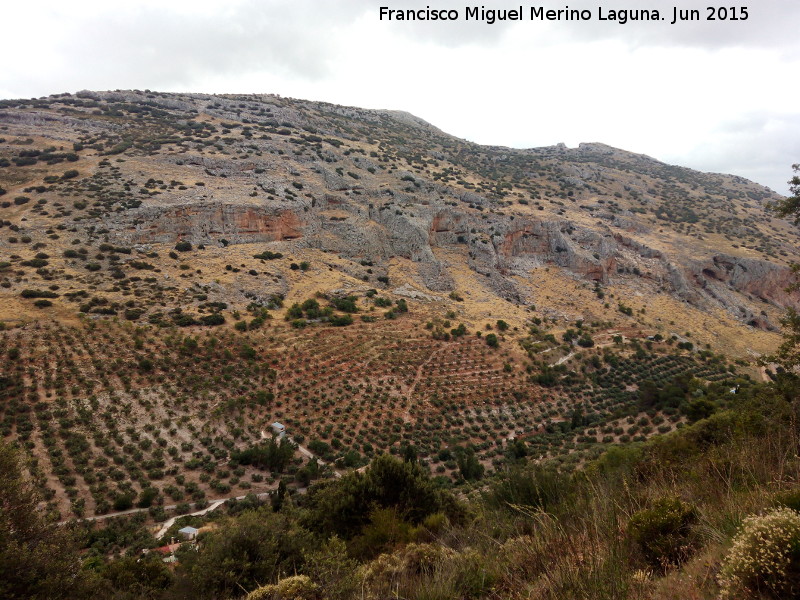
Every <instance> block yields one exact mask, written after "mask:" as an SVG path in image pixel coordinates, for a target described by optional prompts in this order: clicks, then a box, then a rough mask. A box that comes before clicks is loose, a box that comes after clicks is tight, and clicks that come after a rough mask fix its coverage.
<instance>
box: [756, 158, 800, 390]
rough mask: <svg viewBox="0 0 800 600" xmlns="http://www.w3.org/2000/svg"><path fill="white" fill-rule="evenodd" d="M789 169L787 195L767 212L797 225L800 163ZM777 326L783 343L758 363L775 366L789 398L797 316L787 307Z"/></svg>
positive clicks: (794, 378) (798, 345) (798, 357)
mask: <svg viewBox="0 0 800 600" xmlns="http://www.w3.org/2000/svg"><path fill="white" fill-rule="evenodd" d="M792 169H793V170H794V173H795V175H794V176H793V177H792V178H791V179H790V180H789V192H790V193H791V196H789V197H787V198H784V199H782V200H778V201H777V202H774V203H772V204H771V205H770V209H772V210H773V211H774V212H775V214H777V215H778V216H779V217H784V218H787V217H788V218H791V219H793V221H794V224H795V225H800V164H794V165H792ZM792 270H793V271H794V272H795V274H797V273H798V272H800V264H793V265H792ZM788 289H789V290H790V291H796V290H797V289H800V282H795V283H793V284H792V285H791V286H789V288H788ZM781 325H783V343H781V345H780V346H779V347H778V351H777V352H776V353H775V354H773V355H772V356H766V357H764V358H763V359H762V364H764V365H767V364H770V363H774V364H777V365H778V371H779V373H778V384H779V387H781V388H782V389H783V390H784V393H785V394H786V395H787V397H792V396H794V395H795V391H796V389H797V388H798V386H800V377H798V374H797V372H796V371H797V368H798V367H800V314H798V312H797V311H796V310H795V309H794V308H791V307H790V308H789V309H788V310H787V311H786V315H785V316H784V318H783V319H781Z"/></svg>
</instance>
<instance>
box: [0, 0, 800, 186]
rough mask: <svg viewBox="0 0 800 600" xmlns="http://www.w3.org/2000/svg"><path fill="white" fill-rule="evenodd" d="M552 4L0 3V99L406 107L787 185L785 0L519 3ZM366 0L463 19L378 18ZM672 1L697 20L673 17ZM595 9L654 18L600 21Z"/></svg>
mask: <svg viewBox="0 0 800 600" xmlns="http://www.w3.org/2000/svg"><path fill="white" fill-rule="evenodd" d="M567 4H568V5H569V7H570V8H588V9H590V10H591V15H592V19H591V21H588V22H575V21H572V22H568V21H562V22H541V21H530V20H528V19H527V17H528V7H530V6H531V5H532V4H523V10H524V12H525V16H526V20H524V21H522V22H514V23H508V22H506V23H495V24H494V25H488V24H485V23H467V22H464V20H463V16H464V12H465V7H466V6H475V5H474V4H469V3H468V2H453V1H452V0H442V1H441V2H438V3H437V2H436V0H427V1H422V2H419V1H414V0H379V1H375V0H226V1H224V2H223V1H222V0H215V1H207V0H128V1H127V2H124V3H117V2H108V1H102V2H101V1H96V0H83V1H82V0H77V1H72V2H65V1H64V0H58V1H54V0H37V1H35V2H14V3H12V4H10V5H9V6H5V7H4V8H3V10H2V20H3V27H2V29H3V35H2V37H0V52H2V56H3V57H4V64H3V66H2V67H0V98H28V97H39V96H46V95H50V94H55V93H60V92H76V91H78V90H81V89H93V90H107V89H131V88H133V89H151V90H158V91H167V92H173V91H174V92H177V91H193V92H207V93H277V94H281V95H283V96H291V97H296V98H306V99H312V100H324V101H328V102H334V103H338V104H347V105H355V106H362V107H367V108H391V109H400V110H406V111H409V112H411V113H414V114H415V115H417V116H419V117H422V118H423V119H426V120H427V121H429V122H431V123H432V124H434V125H436V126H438V127H439V128H441V129H443V130H444V131H446V132H448V133H451V134H453V135H456V136H458V137H462V138H466V139H468V140H472V141H475V142H479V143H482V144H494V145H506V146H512V147H517V148H525V147H533V146H544V145H551V144H555V143H558V142H564V143H566V144H567V145H569V146H575V145H577V144H578V143H579V142H603V143H606V144H610V145H612V146H616V147H619V148H624V149H626V150H631V151H634V152H640V153H644V154H649V155H650V156H653V157H655V158H658V159H660V160H663V161H666V162H670V163H674V164H680V165H684V166H689V167H692V168H696V169H700V170H704V171H717V172H726V173H734V174H737V175H742V176H744V177H747V178H749V179H753V180H754V181H757V182H759V183H762V184H764V185H768V186H770V187H771V188H773V189H774V190H776V191H779V192H781V193H786V192H787V189H788V188H787V185H786V181H787V180H788V179H789V178H790V176H791V174H792V172H791V165H792V163H797V162H800V100H799V99H800V36H798V35H797V24H798V23H800V2H797V1H796V0H758V2H757V3H752V4H751V5H749V6H748V13H749V18H748V19H747V20H746V21H719V20H718V21H706V20H705V18H706V16H707V14H708V12H707V10H706V9H705V6H706V5H708V4H713V2H709V0H703V1H702V2H698V1H697V0H675V3H673V2H672V0H670V1H665V0H651V1H649V2H648V1H647V0H645V1H642V0H635V1H633V0H594V1H591V2H590V1H586V0H574V1H572V2H569V3H561V4H558V3H551V4H540V3H534V4H533V6H543V7H545V8H551V9H559V8H564V7H565V6H567ZM718 4H723V3H722V2H720V3H718ZM724 4H727V5H728V6H731V5H732V4H733V3H732V2H730V1H728V2H725V3H724ZM381 5H383V6H387V7H389V8H394V9H405V8H411V7H422V8H425V7H426V6H430V7H431V8H455V9H457V10H458V11H459V16H460V17H461V18H460V19H459V21H457V22H440V23H430V22H429V23H421V22H416V23H411V22H396V21H395V22H388V21H383V22H381V21H380V20H379V18H378V14H379V10H378V9H379V7H380V6H381ZM483 5H484V6H486V7H491V8H506V9H511V8H516V7H518V6H519V0H516V3H514V1H510V2H492V1H491V0H487V1H486V2H484V4H483ZM478 6H480V5H478ZM673 6H677V7H678V8H682V9H691V8H697V9H700V15H701V19H702V20H701V21H698V22H684V23H678V24H675V25H670V21H671V20H672V12H673V11H672V7H673ZM737 6H739V5H737ZM598 7H602V9H603V11H604V13H605V14H608V13H609V12H610V11H611V10H612V9H620V8H628V7H640V8H650V9H658V10H660V12H661V14H662V16H664V17H666V20H665V21H660V22H656V23H652V22H650V23H644V22H629V23H627V24H625V25H620V24H619V23H615V22H600V21H598Z"/></svg>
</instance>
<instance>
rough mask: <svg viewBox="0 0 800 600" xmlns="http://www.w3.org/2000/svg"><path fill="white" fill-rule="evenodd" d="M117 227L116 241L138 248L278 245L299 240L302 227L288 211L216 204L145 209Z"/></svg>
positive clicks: (301, 223) (294, 215)
mask: <svg viewBox="0 0 800 600" xmlns="http://www.w3.org/2000/svg"><path fill="white" fill-rule="evenodd" d="M120 225H121V227H119V228H117V230H116V231H115V232H114V235H115V238H116V239H118V240H120V241H127V242H132V243H137V244H142V243H153V242H159V243H168V244H169V243H174V242H176V241H178V240H186V241H191V242H193V243H197V244H199V243H208V242H211V241H218V240H221V239H226V240H228V241H229V242H231V243H247V242H279V241H282V240H293V239H297V238H300V237H302V235H303V226H304V225H303V222H302V220H301V218H300V216H299V215H298V214H297V213H295V212H293V211H290V210H281V209H277V210H276V209H270V208H267V207H255V206H247V205H236V204H219V203H209V204H191V205H184V206H171V207H163V208H162V207H149V208H144V209H141V210H140V211H138V212H137V213H135V214H134V215H133V218H132V219H130V220H126V221H123V222H122V223H120Z"/></svg>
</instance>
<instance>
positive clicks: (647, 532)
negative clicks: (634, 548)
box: [629, 497, 697, 571]
mask: <svg viewBox="0 0 800 600" xmlns="http://www.w3.org/2000/svg"><path fill="white" fill-rule="evenodd" d="M696 521H697V511H696V510H695V508H694V507H693V506H692V505H690V504H687V503H685V502H683V501H682V500H680V499H679V498H669V497H667V498H660V499H658V500H656V501H655V502H654V503H653V507H652V508H647V509H645V510H640V511H639V512H637V513H636V514H634V515H633V516H632V517H631V520H630V524H629V531H630V533H631V536H632V537H633V539H634V540H635V541H636V542H637V543H638V544H639V546H640V547H641V549H642V553H643V554H644V557H645V558H646V559H647V561H648V562H649V563H650V564H652V565H653V566H655V567H659V568H661V569H662V570H664V571H666V570H668V569H669V568H670V567H671V566H674V565H679V564H681V563H682V562H684V561H685V560H686V559H687V558H689V556H691V554H692V553H693V551H694V539H693V534H692V525H693V524H694V523H695V522H696Z"/></svg>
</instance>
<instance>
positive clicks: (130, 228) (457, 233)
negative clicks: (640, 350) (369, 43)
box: [110, 196, 800, 328]
mask: <svg viewBox="0 0 800 600" xmlns="http://www.w3.org/2000/svg"><path fill="white" fill-rule="evenodd" d="M129 214H130V218H129V219H128V220H121V221H119V222H118V223H117V226H116V227H115V229H114V230H113V231H111V232H110V235H111V236H112V237H113V238H114V239H116V240H118V241H124V242H128V243H138V244H142V243H154V242H158V243H168V244H172V243H175V242H176V241H179V240H187V241H190V242H192V243H194V244H200V243H218V242H220V240H223V239H224V240H226V241H227V242H228V243H231V244H238V243H256V242H258V243H271V242H284V243H290V244H296V245H297V246H298V247H300V248H302V247H310V248H317V249H320V250H325V251H327V252H333V253H336V254H339V255H341V256H344V257H347V258H350V259H353V260H370V261H374V262H376V263H382V262H385V261H387V260H389V259H391V258H394V257H402V258H405V259H408V260H410V261H413V262H415V263H418V264H419V273H420V274H421V276H422V278H423V281H424V283H425V285H427V287H428V288H429V289H430V290H432V291H446V290H451V289H453V281H452V278H451V277H450V276H449V274H448V269H447V265H445V264H442V263H441V262H440V261H439V260H438V259H437V258H436V255H435V252H434V250H435V249H436V248H450V249H456V250H458V251H460V252H462V253H463V254H464V255H465V260H466V262H467V264H469V265H470V266H471V268H472V269H473V270H475V271H476V272H478V273H480V274H482V275H485V276H486V277H487V278H488V280H489V282H490V284H491V285H493V287H494V288H495V289H496V291H497V293H498V294H499V295H501V296H503V297H506V298H507V299H510V300H519V299H520V298H521V297H522V296H523V294H522V293H521V292H520V290H518V289H517V288H516V287H515V285H514V284H513V283H512V282H511V281H510V280H509V279H508V277H507V276H508V275H511V274H514V275H518V276H521V277H523V278H524V277H526V276H527V275H528V273H529V272H530V269H532V268H535V267H540V266H545V265H554V266H558V267H561V268H563V269H565V270H566V271H568V272H570V273H572V274H573V275H575V276H576V277H578V278H583V279H586V280H589V281H596V282H599V283H601V284H607V283H610V282H613V281H614V280H615V278H617V277H618V276H619V274H621V273H624V274H626V276H630V275H631V274H634V275H635V276H639V277H642V278H644V279H647V280H650V281H652V283H653V285H656V286H660V287H661V288H662V289H663V288H665V289H667V290H668V291H670V292H671V293H672V294H674V295H675V297H677V298H679V299H681V300H683V301H686V302H689V303H691V304H694V305H697V306H701V307H708V306H713V305H717V306H722V307H723V308H725V309H726V310H728V311H729V312H731V313H732V314H734V315H735V316H736V317H737V318H739V319H741V320H743V321H745V322H747V323H749V324H751V325H754V326H758V327H763V328H772V327H773V325H772V324H771V323H769V321H768V320H767V319H766V318H765V317H764V316H763V315H761V314H759V312H758V311H757V310H754V309H753V308H752V307H750V306H748V305H747V302H745V301H744V300H745V299H747V300H750V301H755V302H758V301H761V302H766V303H769V304H772V305H774V306H778V307H782V308H785V307H789V306H798V305H799V304H800V295H799V294H798V293H797V292H792V293H790V292H787V291H786V288H787V287H788V286H789V284H790V283H791V282H792V281H793V275H792V273H791V270H790V269H788V268H786V267H781V266H779V265H776V264H773V263H770V262H767V261H764V260H758V259H751V258H742V257H735V256H730V255H726V254H717V255H713V256H709V257H707V258H705V259H699V260H695V261H692V262H690V263H689V264H681V262H680V261H678V260H677V259H676V258H675V257H670V256H665V255H664V253H663V252H662V251H659V250H655V249H653V248H651V247H649V246H648V245H646V244H645V243H642V242H640V241H637V240H635V239H633V238H630V237H627V236H624V235H622V234H620V233H613V234H612V233H610V232H609V231H605V230H603V229H601V230H600V231H596V230H592V229H588V228H586V227H581V226H578V225H575V224H574V223H573V222H571V221H569V220H566V219H530V218H524V219H523V218H513V217H507V216H502V215H497V214H494V215H491V216H490V217H486V216H485V215H480V216H476V215H474V214H471V213H468V212H465V211H463V210H459V209H458V208H454V207H446V206H441V205H429V206H416V207H414V210H413V211H403V210H398V209H394V208H388V207H387V206H385V205H383V206H378V207H375V206H373V205H370V204H367V205H365V204H364V203H363V202H354V201H352V199H350V198H347V197H339V196H326V197H325V199H324V200H321V201H320V202H319V203H313V204H312V203H309V202H297V203H295V204H294V205H293V206H292V205H289V204H287V203H271V204H264V205H260V206H259V205H250V204H246V203H242V204H233V203H214V202H204V203H196V204H186V205H178V206H163V207H147V208H142V209H139V210H138V211H132V212H131V213H129Z"/></svg>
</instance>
